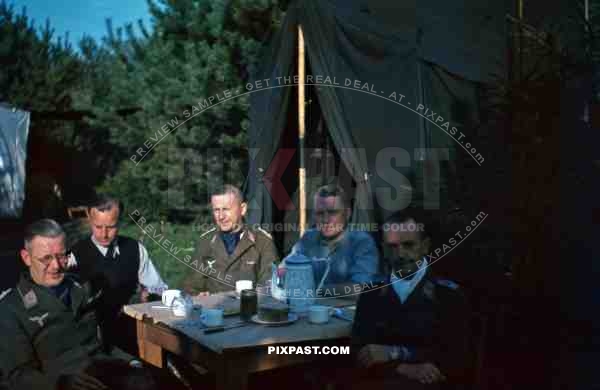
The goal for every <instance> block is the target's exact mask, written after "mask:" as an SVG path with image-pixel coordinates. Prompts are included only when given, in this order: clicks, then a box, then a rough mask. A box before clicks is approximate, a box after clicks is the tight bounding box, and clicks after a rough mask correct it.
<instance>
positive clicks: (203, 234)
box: [200, 227, 217, 238]
mask: <svg viewBox="0 0 600 390" xmlns="http://www.w3.org/2000/svg"><path fill="white" fill-rule="evenodd" d="M215 230H217V228H216V227H214V228H212V229H209V230H207V231H205V232H204V233H202V234H201V235H200V238H202V237H204V236H206V235H207V234H209V233H212V232H214V231H215Z"/></svg>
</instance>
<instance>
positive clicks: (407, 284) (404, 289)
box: [391, 257, 427, 303]
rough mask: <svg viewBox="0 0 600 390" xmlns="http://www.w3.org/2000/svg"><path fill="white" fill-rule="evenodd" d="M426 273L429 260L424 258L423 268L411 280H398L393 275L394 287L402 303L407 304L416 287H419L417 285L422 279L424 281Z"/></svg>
mask: <svg viewBox="0 0 600 390" xmlns="http://www.w3.org/2000/svg"><path fill="white" fill-rule="evenodd" d="M426 272H427V259H426V258H425V257H424V258H423V263H422V264H421V267H419V270H418V271H417V272H416V273H415V276H413V277H412V278H411V279H410V280H406V279H398V277H397V276H396V275H394V274H392V279H391V280H392V287H393V288H394V291H395V292H396V295H397V296H398V298H400V301H401V302H402V303H404V302H406V300H407V299H408V296H409V295H410V294H411V293H412V292H413V291H414V289H415V287H417V284H419V282H420V281H421V279H423V276H425V273H426Z"/></svg>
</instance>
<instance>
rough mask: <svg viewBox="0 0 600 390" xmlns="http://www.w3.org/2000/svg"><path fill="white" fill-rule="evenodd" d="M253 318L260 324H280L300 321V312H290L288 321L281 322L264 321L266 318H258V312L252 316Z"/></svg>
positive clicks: (253, 320)
mask: <svg viewBox="0 0 600 390" xmlns="http://www.w3.org/2000/svg"><path fill="white" fill-rule="evenodd" d="M251 320H252V322H254V323H256V324H260V325H267V326H280V325H287V324H291V323H293V322H296V321H298V314H296V313H288V319H287V321H279V322H272V321H264V320H261V319H260V318H258V314H255V315H253V316H252V318H251Z"/></svg>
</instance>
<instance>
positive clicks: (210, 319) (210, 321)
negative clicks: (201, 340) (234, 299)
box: [200, 308, 223, 326]
mask: <svg viewBox="0 0 600 390" xmlns="http://www.w3.org/2000/svg"><path fill="white" fill-rule="evenodd" d="M200 320H201V321H202V323H203V324H204V325H206V326H221V325H223V309H220V308H217V309H206V308H205V309H203V310H202V314H200Z"/></svg>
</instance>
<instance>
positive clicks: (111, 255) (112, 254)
mask: <svg viewBox="0 0 600 390" xmlns="http://www.w3.org/2000/svg"><path fill="white" fill-rule="evenodd" d="M116 246H117V240H112V242H111V243H110V245H109V246H108V250H107V251H106V256H105V257H106V258H107V259H113V258H114V257H115V250H116Z"/></svg>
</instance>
